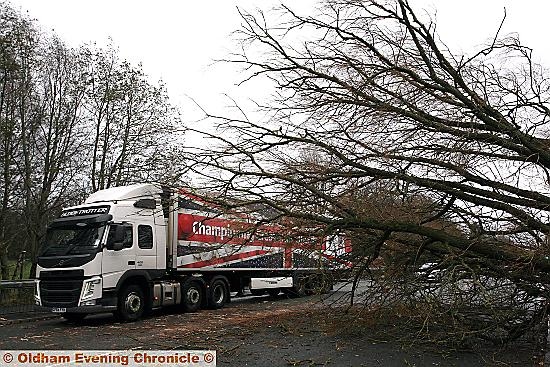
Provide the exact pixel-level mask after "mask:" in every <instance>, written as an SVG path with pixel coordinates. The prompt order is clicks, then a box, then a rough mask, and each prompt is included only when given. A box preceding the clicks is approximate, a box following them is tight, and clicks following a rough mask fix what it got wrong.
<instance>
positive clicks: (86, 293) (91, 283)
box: [80, 277, 101, 301]
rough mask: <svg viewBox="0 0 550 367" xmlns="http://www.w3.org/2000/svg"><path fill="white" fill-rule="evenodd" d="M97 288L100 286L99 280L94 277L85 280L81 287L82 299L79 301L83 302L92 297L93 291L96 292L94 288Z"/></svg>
mask: <svg viewBox="0 0 550 367" xmlns="http://www.w3.org/2000/svg"><path fill="white" fill-rule="evenodd" d="M99 286H101V278H99V277H95V278H91V279H86V280H85V281H84V284H83V286H82V297H81V298H80V299H81V300H82V301H83V300H86V299H89V298H92V297H93V296H94V293H95V292H94V291H95V290H96V287H99Z"/></svg>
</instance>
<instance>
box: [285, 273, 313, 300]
mask: <svg viewBox="0 0 550 367" xmlns="http://www.w3.org/2000/svg"><path fill="white" fill-rule="evenodd" d="M306 291H307V290H306V279H305V278H295V281H294V286H293V287H292V288H284V292H285V294H286V295H287V296H289V297H292V298H295V297H303V296H305V295H306Z"/></svg>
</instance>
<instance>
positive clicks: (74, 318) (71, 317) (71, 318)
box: [63, 312, 86, 323]
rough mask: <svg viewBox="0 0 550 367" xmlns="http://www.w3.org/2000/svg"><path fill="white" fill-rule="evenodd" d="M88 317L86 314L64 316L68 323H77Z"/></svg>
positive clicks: (67, 314) (66, 314)
mask: <svg viewBox="0 0 550 367" xmlns="http://www.w3.org/2000/svg"><path fill="white" fill-rule="evenodd" d="M85 317H86V314H85V313H70V312H69V313H65V314H63V318H64V319H65V320H67V321H68V322H72V323H77V322H80V321H82V320H84V318H85Z"/></svg>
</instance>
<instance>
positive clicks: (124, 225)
mask: <svg viewBox="0 0 550 367" xmlns="http://www.w3.org/2000/svg"><path fill="white" fill-rule="evenodd" d="M254 218H255V217H254V216H253V215H250V214H239V213H227V212H223V211H221V210H220V209H219V208H216V207H215V206H213V205H209V204H208V203H207V202H205V201H203V200H201V199H200V198H198V197H196V196H194V195H192V194H189V193H188V192H186V191H183V190H168V189H166V188H163V187H161V186H159V185H154V184H137V185H131V186H123V187H115V188H110V189H106V190H101V191H98V192H96V193H94V194H92V195H91V196H90V197H88V199H87V200H86V201H85V203H84V204H82V205H78V206H74V207H70V208H67V209H65V210H63V211H62V213H61V215H60V216H59V218H57V219H55V220H54V221H53V223H52V224H51V225H50V226H49V227H48V230H47V234H46V237H45V241H44V243H43V246H42V249H41V251H40V254H39V257H38V264H37V270H36V280H35V282H36V287H35V303H36V305H37V306H38V307H40V308H42V309H47V310H49V311H51V312H55V313H60V314H61V315H62V316H64V317H65V318H66V319H68V320H73V321H76V320H80V319H82V318H84V317H85V316H86V315H88V314H92V313H103V312H113V313H114V314H115V315H116V316H117V317H118V318H119V319H121V320H122V321H133V320H136V319H139V318H140V317H141V316H142V315H143V314H144V313H147V312H149V311H151V310H152V309H155V308H160V307H164V306H176V307H180V308H181V309H182V310H183V311H187V312H194V311H197V310H199V309H200V308H202V307H207V308H214V309H215V308H221V307H223V306H224V305H225V304H226V303H227V302H229V301H230V297H231V295H232V293H235V292H237V294H243V292H248V291H249V292H251V293H252V294H253V295H260V294H264V293H269V294H270V295H276V294H279V293H280V292H285V293H288V294H293V295H296V296H300V295H303V294H305V293H306V292H308V291H312V290H314V289H317V290H326V289H327V287H328V286H329V284H328V282H329V280H328V279H330V277H325V276H324V275H325V274H326V272H327V270H328V272H329V273H330V269H335V268H337V267H341V266H342V264H341V263H339V262H336V260H338V259H339V257H340V255H342V254H344V253H346V252H349V251H351V249H350V246H349V242H348V241H345V240H343V238H342V237H339V236H332V237H330V238H322V239H317V240H315V241H316V245H314V246H312V245H311V241H308V239H305V238H303V237H302V238H301V239H300V238H292V236H289V235H288V231H287V230H285V231H283V230H282V227H281V226H278V225H257V222H259V217H256V218H255V219H254ZM315 241H314V242H315ZM320 270H323V271H322V272H321V271H320Z"/></svg>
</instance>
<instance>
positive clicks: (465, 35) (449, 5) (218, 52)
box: [11, 0, 550, 121]
mask: <svg viewBox="0 0 550 367" xmlns="http://www.w3.org/2000/svg"><path fill="white" fill-rule="evenodd" d="M11 2H12V4H13V5H14V6H15V7H20V8H21V10H22V11H28V12H29V14H30V15H31V16H32V17H34V18H36V19H37V20H38V21H39V23H40V24H41V25H42V26H43V27H44V28H45V29H53V30H55V32H56V33H57V34H59V35H60V36H61V38H62V39H64V40H65V41H66V42H67V43H68V44H69V45H72V46H78V45H79V44H81V43H84V42H96V43H97V44H99V45H104V44H106V43H107V42H108V37H111V38H112V39H113V41H114V44H115V45H117V46H118V47H119V49H120V53H121V56H122V57H124V58H127V59H129V60H130V61H132V62H135V63H138V62H141V63H142V64H143V68H144V70H145V72H146V73H147V74H149V75H150V76H151V77H152V78H154V79H159V78H162V79H163V80H164V81H165V82H166V84H167V87H168V91H169V93H170V96H171V98H172V100H173V102H174V103H176V104H178V105H179V106H180V107H181V109H182V112H183V119H184V121H185V120H187V121H189V120H192V119H193V118H194V116H195V115H194V114H193V111H192V110H191V109H192V106H191V104H190V103H189V100H188V98H187V97H186V96H190V97H193V98H194V99H196V100H197V101H198V102H199V103H201V105H204V106H206V107H208V108H209V109H210V110H213V111H221V110H222V109H223V106H225V105H227V103H228V101H227V99H226V98H225V97H223V94H224V93H229V94H231V95H234V96H236V97H237V98H238V99H239V98H240V99H243V98H246V96H250V97H254V96H256V97H257V96H258V95H262V94H264V93H267V91H264V90H258V89H261V86H258V85H249V86H246V87H245V88H240V89H236V88H235V87H234V84H235V83H236V82H238V81H239V80H240V79H239V77H240V75H239V73H238V72H237V70H236V69H233V68H230V67H227V66H212V61H213V60H214V59H217V58H221V57H223V56H224V55H226V54H227V53H228V52H229V51H230V49H231V46H232V43H231V37H230V33H231V31H233V30H235V29H237V28H238V27H239V24H240V18H239V14H238V13H237V10H236V7H237V6H239V7H241V8H244V9H254V8H257V7H260V8H262V9H269V8H270V7H272V6H273V5H275V4H278V3H279V1H271V0H269V1H268V0H262V1H259V0H257V1H254V0H234V1H230V0H218V1H206V0H203V1H179V0H165V1H162V0H160V1H156V2H153V1H141V0H139V1H137V0H132V1H131V0H109V1H107V0H94V1H82V0H80V1H77V0H47V1H44V0H11ZM286 3H287V4H291V6H292V7H293V8H295V9H296V10H297V11H298V12H300V13H302V14H305V13H307V12H308V11H310V9H312V7H313V6H314V4H315V3H316V1H314V0H300V1H293V2H288V1H287V2H286ZM411 3H412V4H413V6H415V8H416V9H422V8H426V9H427V10H428V11H429V12H431V13H434V12H436V13H437V15H436V16H437V22H438V29H439V33H440V35H441V38H442V39H443V40H444V41H446V43H447V44H448V45H449V46H450V47H451V48H453V49H454V50H456V51H458V52H468V51H471V50H472V49H473V48H474V47H475V46H477V45H480V44H482V43H484V42H486V41H487V40H488V39H489V38H491V37H492V36H493V35H494V32H496V30H497V29H498V26H499V24H500V22H501V20H502V17H503V15H504V7H506V9H507V18H506V21H505V25H504V28H503V31H502V33H503V34H506V33H510V32H516V33H519V34H520V38H521V40H522V41H523V42H524V43H525V44H526V45H529V46H531V47H532V48H533V49H534V50H535V57H536V58H537V59H538V60H539V61H540V62H542V63H543V64H545V65H546V66H548V67H550V50H549V49H548V48H549V47H548V43H547V41H546V34H547V33H548V32H547V30H546V28H545V26H546V25H547V17H548V14H549V12H548V10H550V5H548V2H547V1H542V0H540V1H534V0H509V1H497V0H461V1H450V0H440V1H434V0H411Z"/></svg>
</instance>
